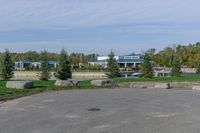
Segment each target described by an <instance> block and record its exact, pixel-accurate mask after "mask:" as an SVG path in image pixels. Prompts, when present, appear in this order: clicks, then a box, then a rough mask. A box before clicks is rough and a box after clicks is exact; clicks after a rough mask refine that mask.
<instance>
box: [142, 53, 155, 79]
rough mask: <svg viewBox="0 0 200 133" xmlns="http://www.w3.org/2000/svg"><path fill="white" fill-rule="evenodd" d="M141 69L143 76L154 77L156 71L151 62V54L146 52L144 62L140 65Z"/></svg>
mask: <svg viewBox="0 0 200 133" xmlns="http://www.w3.org/2000/svg"><path fill="white" fill-rule="evenodd" d="M140 70H141V75H140V76H141V77H144V78H152V77H153V74H154V71H153V68H152V64H151V62H150V57H149V55H148V54H147V53H146V54H145V55H144V62H143V63H142V64H141V65H140Z"/></svg>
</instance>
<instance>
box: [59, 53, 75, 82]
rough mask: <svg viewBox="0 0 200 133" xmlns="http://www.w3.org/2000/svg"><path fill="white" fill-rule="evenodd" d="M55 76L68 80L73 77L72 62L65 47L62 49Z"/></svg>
mask: <svg viewBox="0 0 200 133" xmlns="http://www.w3.org/2000/svg"><path fill="white" fill-rule="evenodd" d="M55 77H56V78H58V79H60V80H67V79H70V78H72V71H71V62H70V61H69V57H68V55H67V53H66V51H65V50H64V49H62V51H61V53H60V57H59V63H58V68H57V72H56V74H55Z"/></svg>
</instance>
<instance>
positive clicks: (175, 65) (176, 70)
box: [171, 57, 181, 77]
mask: <svg viewBox="0 0 200 133" xmlns="http://www.w3.org/2000/svg"><path fill="white" fill-rule="evenodd" d="M171 75H172V76H176V77H179V76H180V75H181V63H180V61H179V60H178V59H177V58H176V57H174V59H173V62H172V73H171Z"/></svg>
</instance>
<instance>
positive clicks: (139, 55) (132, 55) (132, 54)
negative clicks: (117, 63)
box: [124, 54, 142, 56]
mask: <svg viewBox="0 0 200 133" xmlns="http://www.w3.org/2000/svg"><path fill="white" fill-rule="evenodd" d="M124 56H142V54H129V55H124Z"/></svg>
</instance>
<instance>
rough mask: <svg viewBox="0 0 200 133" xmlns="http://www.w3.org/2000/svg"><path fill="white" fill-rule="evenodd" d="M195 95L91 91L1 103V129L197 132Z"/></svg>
mask: <svg viewBox="0 0 200 133" xmlns="http://www.w3.org/2000/svg"><path fill="white" fill-rule="evenodd" d="M199 132H200V93H198V92H194V91H190V90H164V89H96V90H66V91H59V92H48V93H41V94H37V95H33V96H29V97H24V98H20V99H17V100H12V101H8V102H5V103H2V104H0V133H199Z"/></svg>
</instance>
